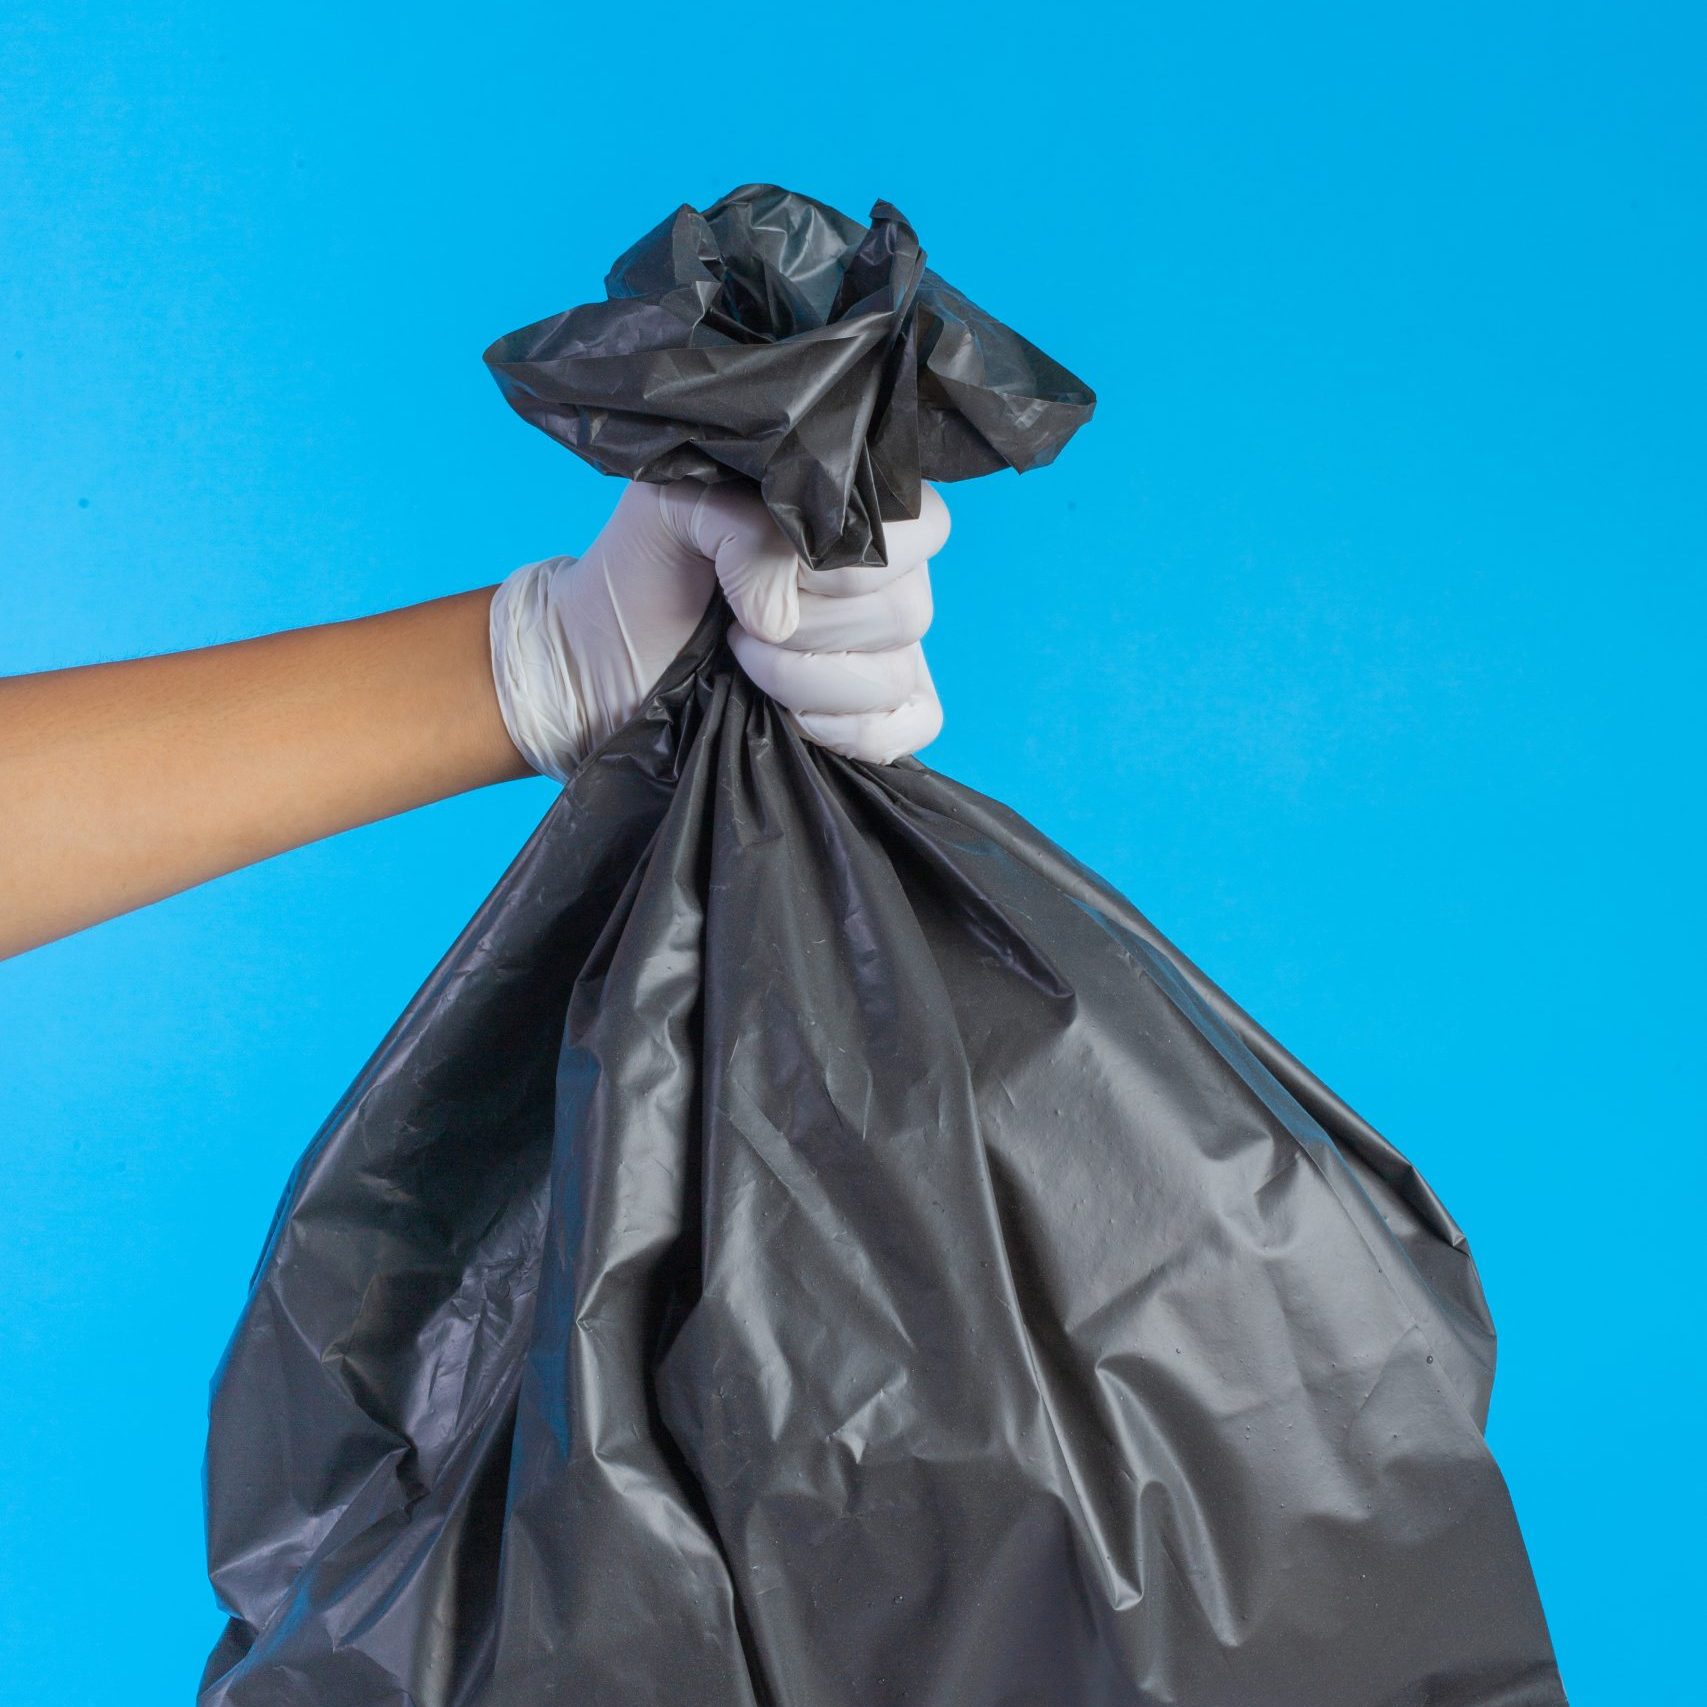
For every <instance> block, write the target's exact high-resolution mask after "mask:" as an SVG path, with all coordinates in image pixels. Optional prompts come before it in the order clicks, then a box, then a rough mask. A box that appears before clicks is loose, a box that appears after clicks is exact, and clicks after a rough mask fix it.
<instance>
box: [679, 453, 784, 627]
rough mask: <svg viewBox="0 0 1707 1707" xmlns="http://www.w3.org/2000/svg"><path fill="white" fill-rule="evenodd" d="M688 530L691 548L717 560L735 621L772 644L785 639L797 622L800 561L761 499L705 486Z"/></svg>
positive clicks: (736, 489)
mask: <svg viewBox="0 0 1707 1707" xmlns="http://www.w3.org/2000/svg"><path fill="white" fill-rule="evenodd" d="M671 490H672V491H673V490H674V488H671ZM688 530H689V536H690V538H691V540H692V543H693V547H694V549H695V550H696V551H698V552H699V553H700V555H701V556H703V557H709V558H710V559H711V560H712V561H713V562H714V563H715V564H716V565H717V582H718V585H719V586H720V587H722V589H723V595H724V597H725V598H727V599H728V601H729V603H730V606H731V607H732V608H733V610H734V612H735V620H736V621H737V622H739V623H740V624H741V626H742V627H743V628H744V629H746V630H747V632H748V633H749V634H754V635H757V636H758V638H759V639H761V640H768V641H770V642H771V644H772V645H777V644H779V643H780V642H782V641H784V640H786V639H787V638H788V637H789V636H790V635H791V634H792V633H793V632H794V631H795V629H796V628H797V627H798V626H799V623H800V590H799V589H800V560H799V559H798V558H797V557H796V556H795V553H794V547H793V546H792V545H790V544H789V542H788V539H787V538H786V536H785V535H784V534H783V531H782V529H781V528H779V527H778V526H777V525H776V523H775V522H774V521H772V520H771V515H770V511H769V510H767V509H766V508H765V506H764V501H763V499H761V498H760V497H759V495H758V494H757V493H756V492H753V491H750V490H746V489H743V488H741V487H738V486H707V487H705V488H704V489H703V490H702V492H701V493H700V496H699V498H698V500H697V502H696V503H695V505H694V508H693V512H692V515H691V518H690V520H689V524H688Z"/></svg>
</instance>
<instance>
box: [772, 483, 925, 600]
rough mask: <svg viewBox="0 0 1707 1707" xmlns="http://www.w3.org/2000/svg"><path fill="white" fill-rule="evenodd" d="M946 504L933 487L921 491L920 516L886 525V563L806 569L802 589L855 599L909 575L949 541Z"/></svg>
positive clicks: (884, 530)
mask: <svg viewBox="0 0 1707 1707" xmlns="http://www.w3.org/2000/svg"><path fill="white" fill-rule="evenodd" d="M948 527H949V522H948V505H947V504H945V503H944V502H943V501H942V496H941V494H940V493H939V492H938V491H937V489H936V488H935V487H934V486H924V487H921V489H920V497H919V513H918V515H917V516H916V517H915V518H914V519H913V520H911V521H900V522H885V523H884V524H883V543H884V547H885V552H884V554H885V556H887V557H888V559H889V561H888V562H887V563H856V564H855V565H853V566H852V567H851V568H848V569H809V570H807V571H806V576H805V583H804V584H805V586H806V588H807V590H808V591H809V592H814V593H820V594H822V595H823V596H824V597H826V598H832V599H839V598H858V597H860V596H861V595H862V594H865V593H874V592H876V591H877V589H878V588H879V587H887V586H888V585H889V583H890V582H891V581H896V580H899V579H900V578H901V577H902V576H903V575H907V574H910V573H911V572H912V571H913V570H914V569H916V568H917V567H918V566H919V565H920V564H921V563H925V562H928V561H929V560H930V559H931V558H933V557H934V556H936V554H937V553H938V552H939V551H941V550H942V548H943V545H944V544H945V543H946V542H947V540H948Z"/></svg>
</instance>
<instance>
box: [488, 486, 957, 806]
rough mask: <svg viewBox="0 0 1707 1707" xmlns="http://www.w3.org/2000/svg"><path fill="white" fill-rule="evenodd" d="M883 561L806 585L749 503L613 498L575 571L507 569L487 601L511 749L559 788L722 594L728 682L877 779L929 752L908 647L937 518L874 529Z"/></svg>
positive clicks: (926, 693)
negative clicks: (727, 612)
mask: <svg viewBox="0 0 1707 1707" xmlns="http://www.w3.org/2000/svg"><path fill="white" fill-rule="evenodd" d="M884 537H885V540H886V542H887V546H888V556H889V562H888V564H887V565H886V566H884V567H880V568H874V569H866V568H859V569H828V570H816V571H809V570H807V569H806V568H804V566H803V565H802V564H801V563H800V562H799V560H798V559H797V558H796V556H795V554H794V548H793V547H792V546H791V545H790V544H789V543H788V541H787V540H786V539H785V538H784V536H783V534H782V531H781V530H780V529H779V528H778V527H777V525H776V523H775V522H773V521H772V520H771V518H770V514H769V512H768V511H767V510H766V509H765V507H764V504H763V503H762V502H761V501H760V499H759V497H758V495H757V493H755V492H752V491H750V490H748V489H746V488H743V487H739V486H732V485H731V486H706V485H702V484H701V483H700V482H698V481H695V480H678V481H676V482H675V483H674V484H673V485H669V486H655V485H650V484H647V483H644V482H640V481H636V482H633V483H631V484H630V485H629V487H628V489H627V490H626V491H625V492H624V493H623V495H622V498H621V500H620V501H619V502H618V504H617V506H616V509H615V510H614V511H613V512H612V513H611V518H610V520H609V521H608V522H606V523H605V525H604V528H603V530H602V531H601V532H600V534H599V537H598V538H597V539H596V540H594V541H593V543H592V546H591V547H590V548H589V549H588V551H587V553H586V555H585V556H584V557H581V558H578V559H577V558H573V557H551V558H547V559H545V560H544V561H543V562H539V563H530V564H528V565H526V566H525V567H524V568H521V569H518V570H517V571H516V572H515V573H514V574H513V575H511V576H510V577H509V578H508V579H507V580H506V581H505V582H504V583H503V585H502V586H500V587H499V588H498V591H497V593H496V595H495V596H494V598H493V600H492V624H491V628H492V674H493V678H494V680H495V681H496V683H497V688H498V704H499V707H500V709H501V710H502V712H503V715H504V724H505V727H506V728H508V730H509V732H510V739H511V740H513V741H514V742H515V744H516V747H517V749H518V750H519V751H520V753H521V754H522V756H523V758H525V759H526V760H527V761H528V763H529V764H530V765H532V766H533V768H534V769H535V770H537V771H541V772H543V773H544V774H545V775H546V776H552V777H556V778H557V779H558V781H560V782H562V781H566V780H567V779H568V776H569V773H570V772H571V771H572V770H573V769H574V767H575V766H576V765H577V764H578V763H579V762H580V761H581V759H582V758H584V757H585V756H586V755H587V754H588V753H590V752H591V751H592V750H593V748H594V747H595V746H597V745H598V744H599V742H600V741H602V740H603V739H604V738H605V737H606V736H607V735H608V734H610V733H611V731H612V730H614V729H616V728H618V727H619V726H620V725H621V724H623V723H625V722H627V720H628V719H629V718H630V717H632V716H633V715H634V713H635V712H636V711H637V710H639V708H640V706H641V704H642V703H643V701H644V700H645V698H646V696H647V694H648V693H650V692H651V690H652V687H653V684H654V683H655V682H656V681H657V680H658V678H659V677H660V676H661V675H662V674H663V673H664V671H665V669H666V668H667V667H668V666H669V664H670V662H671V660H672V659H673V658H674V657H675V656H676V654H677V653H678V652H680V651H681V649H682V647H683V645H684V644H686V642H687V640H688V637H689V636H690V635H691V634H692V633H693V631H694V629H695V628H696V627H697V626H698V625H699V620H700V618H701V617H702V616H703V615H704V614H705V608H706V605H707V604H708V603H709V601H710V599H711V595H712V591H713V589H714V588H715V587H717V586H721V587H722V589H723V592H724V595H725V596H726V597H727V598H728V600H729V603H730V606H731V608H732V610H733V612H734V622H733V623H732V624H731V625H730V630H729V641H730V646H731V648H732V649H733V651H734V653H735V657H736V659H737V660H738V661H739V663H740V665H741V668H742V669H743V670H745V671H746V672H747V674H748V675H749V676H751V677H752V679H753V680H754V682H756V683H757V684H758V686H759V687H760V688H762V689H763V690H764V691H765V692H766V693H767V694H769V695H770V697H771V698H772V699H774V700H775V701H777V703H778V704H779V705H781V706H782V707H783V708H784V709H785V711H786V712H787V713H788V714H789V716H790V717H791V718H792V720H793V722H794V725H795V727H796V728H797V729H799V731H800V732H801V733H802V734H803V735H805V736H807V737H808V738H809V739H811V740H813V741H817V742H819V743H820V744H822V745H823V746H826V747H829V748H831V749H832V750H833V751H835V752H838V753H844V754H846V755H847V756H848V757H849V758H854V759H867V760H870V761H872V762H874V763H877V764H888V763H889V762H890V761H891V760H893V759H897V758H900V757H901V756H902V755H903V754H905V753H912V752H916V751H917V750H918V749H919V748H920V747H923V746H924V745H926V744H927V743H928V742H930V741H933V740H935V739H936V736H937V733H938V731H939V730H940V729H941V728H942V706H941V704H940V702H939V701H938V699H937V696H936V688H935V687H934V685H933V684H932V682H931V678H930V672H929V671H928V670H927V669H926V667H925V655H924V649H923V648H922V647H921V646H920V644H919V641H920V639H921V638H922V637H923V635H924V633H925V630H926V629H927V628H929V627H930V621H931V587H930V571H929V559H930V558H931V556H932V555H933V554H934V553H935V552H936V551H937V550H938V549H940V547H941V546H942V543H943V541H944V540H946V539H947V538H948V506H947V505H946V504H944V503H943V501H942V499H941V498H940V497H939V496H938V495H937V493H936V490H935V489H934V488H933V487H930V486H927V487H926V488H925V489H924V503H923V506H922V508H921V510H920V514H919V518H918V520H917V521H902V522H890V523H886V524H885V525H884Z"/></svg>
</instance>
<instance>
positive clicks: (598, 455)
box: [485, 184, 1096, 569]
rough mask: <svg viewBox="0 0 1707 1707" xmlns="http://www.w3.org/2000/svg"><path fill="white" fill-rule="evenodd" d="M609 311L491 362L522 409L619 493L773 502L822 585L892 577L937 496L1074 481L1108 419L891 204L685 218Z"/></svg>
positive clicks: (641, 262)
mask: <svg viewBox="0 0 1707 1707" xmlns="http://www.w3.org/2000/svg"><path fill="white" fill-rule="evenodd" d="M605 291H606V296H607V300H606V301H604V302H595V303H587V304H585V305H583V306H582V307H579V308H571V309H567V310H565V311H564V312H563V313H561V314H554V315H551V316H549V317H548V318H547V319H544V320H539V321H535V322H534V323H533V324H532V325H529V326H524V327H522V328H521V329H520V330H518V331H515V332H510V333H508V334H506V335H505V336H504V337H501V338H498V339H496V340H495V341H494V342H493V343H492V344H491V345H490V347H489V348H488V349H487V351H486V354H485V360H486V364H487V366H488V367H489V368H490V369H491V370H492V373H493V376H494V377H495V378H496V379H497V381H498V384H499V386H500V387H501V388H502V389H503V392H504V395H505V396H506V397H507V398H508V399H509V401H510V403H511V404H512V405H513V406H514V408H515V409H516V410H517V411H518V412H519V413H520V414H521V415H522V416H523V417H524V418H525V419H527V420H529V421H531V422H533V424H534V425H535V426H536V427H538V428H540V430H541V431H543V432H545V433H548V434H549V435H550V436H551V437H552V438H554V439H556V440H557V441H558V442H559V443H560V444H564V445H567V446H568V447H569V449H570V450H572V451H574V452H575V454H576V455H577V456H580V457H583V458H584V459H585V460H586V461H588V462H590V463H591V464H592V465H593V466H594V467H595V468H598V469H600V470H602V471H603V472H604V473H606V474H615V475H621V476H624V477H626V478H627V479H630V480H650V481H670V480H681V479H684V478H693V479H697V480H705V481H723V480H729V479H737V478H744V479H748V480H752V481H755V482H757V483H758V486H759V490H760V492H761V494H762V496H763V498H764V500H765V503H766V505H767V507H768V508H769V510H770V512H771V514H772V515H773V516H774V517H775V518H776V521H777V524H778V525H779V526H780V527H781V529H782V531H783V532H784V533H785V534H786V535H787V536H788V538H789V539H790V540H791V541H792V542H793V544H794V546H795V549H796V550H797V551H799V553H800V555H801V556H802V558H803V559H804V560H805V561H806V563H807V564H808V565H809V566H810V567H812V568H817V569H836V568H843V567H846V566H848V565H851V564H861V563H867V564H870V563H883V562H885V561H886V558H885V555H884V545H883V523H884V522H885V521H896V520H899V519H901V518H903V517H911V516H916V515H917V514H918V513H919V501H920V481H921V480H933V481H944V480H965V479H969V478H970V477H972V476H973V475H978V474H989V473H992V472H994V471H995V470H997V469H1000V468H1014V469H1018V470H1021V471H1024V470H1025V469H1029V468H1037V467H1040V466H1042V465H1043V464H1045V463H1048V462H1052V461H1053V460H1054V459H1055V457H1056V455H1057V454H1058V453H1059V452H1060V450H1061V447H1062V446H1063V445H1064V444H1066V442H1067V440H1068V439H1069V438H1071V437H1072V436H1073V434H1074V433H1075V432H1077V431H1078V429H1079V428H1080V427H1081V426H1083V425H1084V423H1085V422H1086V421H1088V420H1089V419H1090V417H1091V411H1092V410H1093V408H1094V407H1095V404H1096V398H1095V395H1094V394H1093V393H1092V391H1091V390H1090V388H1089V387H1088V386H1087V385H1085V384H1084V382H1083V381H1081V380H1079V379H1077V378H1075V377H1074V375H1072V374H1071V373H1069V372H1068V371H1067V370H1066V369H1065V368H1064V367H1062V366H1061V365H1060V364H1059V363H1058V362H1054V361H1052V360H1050V358H1049V357H1048V356H1046V355H1045V354H1044V353H1043V352H1042V351H1041V350H1040V349H1038V348H1037V347H1036V345H1034V344H1031V343H1028V342H1027V341H1026V340H1025V339H1024V338H1022V337H1020V336H1019V334H1018V333H1017V332H1014V331H1013V330H1011V329H1010V328H1009V327H1007V326H1004V325H1003V324H1002V323H1001V322H1000V321H998V320H995V319H993V318H992V317H991V316H990V315H988V314H986V313H985V312H984V311H983V310H982V309H980V308H978V307H977V306H976V305H975V304H973V303H971V302H969V301H968V300H967V299H966V298H965V297H964V296H962V295H961V294H960V292H959V291H957V290H955V289H954V288H953V286H951V285H949V284H947V283H946V282H945V281H944V280H942V279H941V278H939V277H938V276H937V275H936V274H935V273H933V272H932V271H931V270H930V269H929V268H928V267H926V265H925V252H924V250H923V249H921V248H920V246H919V240H918V237H917V235H916V234H915V233H914V231H913V228H912V226H910V225H909V224H908V223H907V221H906V219H905V218H903V216H902V215H901V214H900V213H899V212H897V211H896V209H895V208H893V207H891V206H890V204H889V203H888V202H884V201H880V202H878V203H877V204H876V206H875V207H874V208H873V209H872V212H871V224H870V226H869V227H867V226H862V225H860V224H858V223H857V222H856V221H854V220H851V219H849V218H847V217H846V216H845V215H844V214H841V213H838V212H837V211H836V210H835V209H834V208H832V207H828V206H826V205H825V204H824V203H823V202H819V201H814V200H813V199H812V198H811V197H809V196H802V195H796V194H794V193H793V192H791V191H788V190H782V189H778V188H777V187H776V186H775V185H774V184H748V185H745V186H743V187H742V188H740V189H738V190H732V191H731V192H730V193H729V194H728V195H726V196H724V197H722V198H721V199H720V200H719V201H716V202H714V203H713V204H712V205H711V206H710V207H709V208H707V209H706V210H705V211H704V212H703V213H698V212H695V210H694V209H693V208H691V207H685V206H684V207H681V208H678V209H677V210H676V212H675V213H673V214H671V215H670V217H669V218H668V219H666V220H664V221H663V223H662V224H660V225H658V226H657V227H656V228H655V229H653V230H652V231H650V232H648V233H647V235H646V236H644V237H642V238H641V239H640V241H639V242H638V243H636V244H635V245H634V246H633V248H631V249H629V250H628V252H627V253H626V254H624V255H622V256H620V257H619V258H618V259H617V261H616V262H615V264H614V265H613V266H612V267H611V270H610V272H609V274H608V275H607V276H606V279H605Z"/></svg>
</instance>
